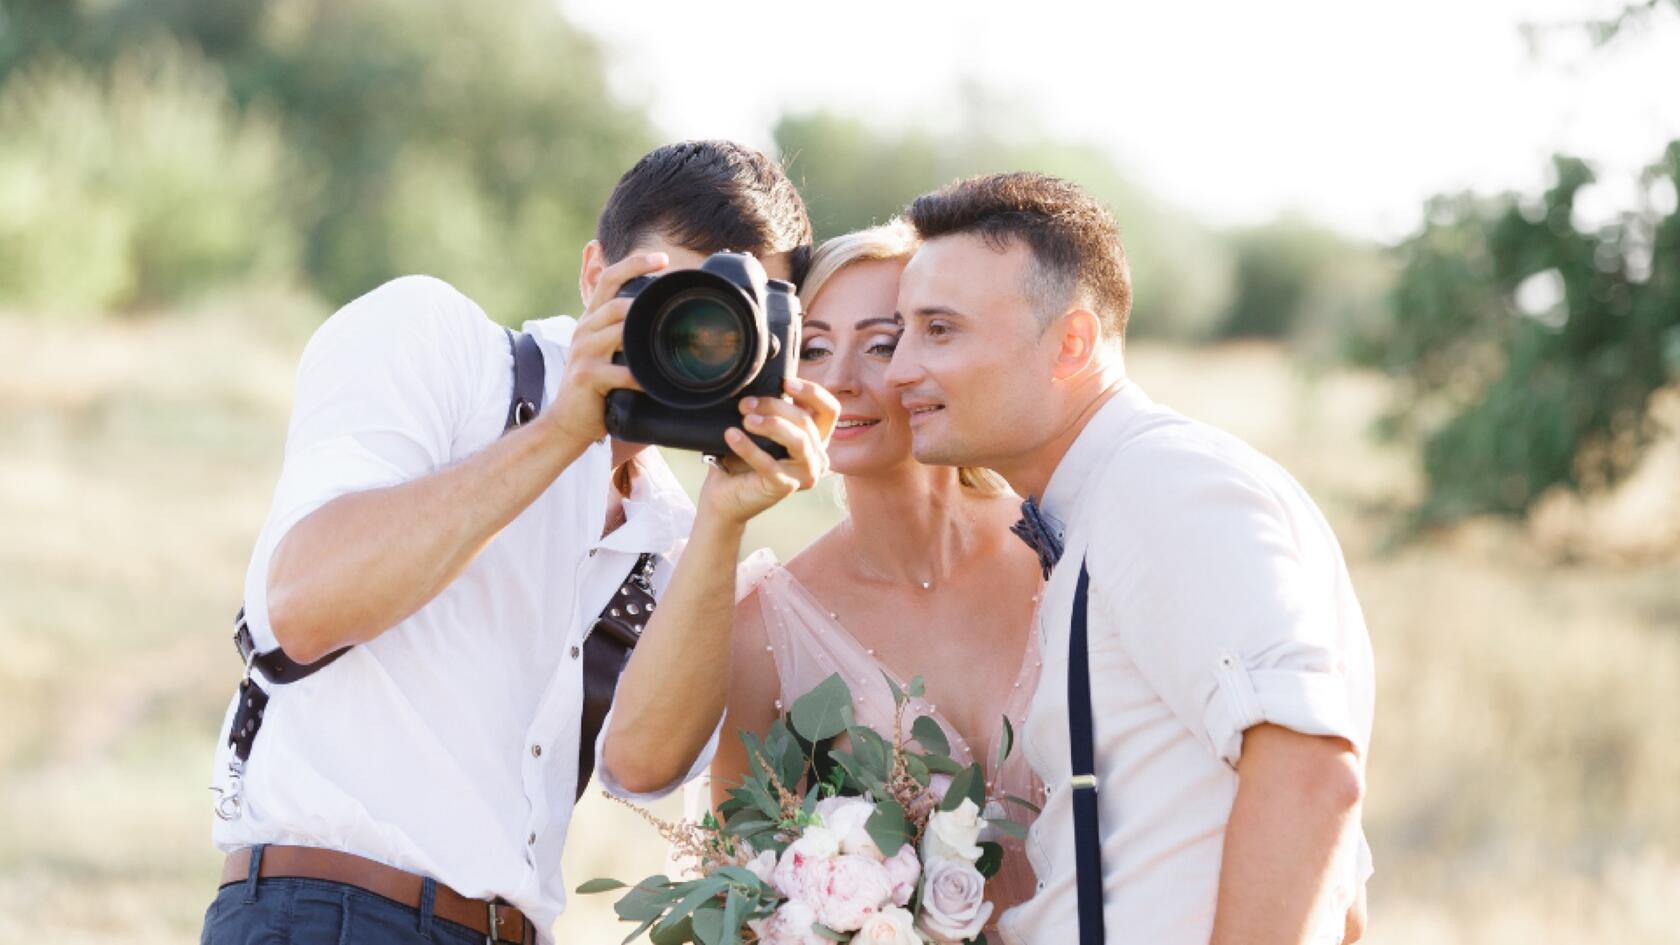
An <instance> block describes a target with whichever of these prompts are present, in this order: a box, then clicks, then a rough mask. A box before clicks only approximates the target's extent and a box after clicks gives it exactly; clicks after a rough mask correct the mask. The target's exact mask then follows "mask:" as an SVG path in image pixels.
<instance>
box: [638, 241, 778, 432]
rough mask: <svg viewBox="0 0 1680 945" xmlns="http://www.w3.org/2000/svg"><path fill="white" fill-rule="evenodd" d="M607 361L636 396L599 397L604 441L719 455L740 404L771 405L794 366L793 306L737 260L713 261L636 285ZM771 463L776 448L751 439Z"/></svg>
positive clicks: (753, 265) (736, 256)
mask: <svg viewBox="0 0 1680 945" xmlns="http://www.w3.org/2000/svg"><path fill="white" fill-rule="evenodd" d="M618 294H619V297H620V298H631V299H634V301H633V302H631V303H630V311H629V312H628V313H626V315H625V316H624V347H623V349H622V350H621V351H619V352H618V353H617V354H615V355H613V360H614V361H615V362H617V363H620V364H624V365H626V366H628V367H629V368H630V373H631V375H632V376H633V377H635V378H636V382H637V383H638V384H640V385H642V390H641V391H633V390H623V389H620V390H614V391H611V392H609V393H608V394H607V418H606V419H607V431H608V432H610V433H611V434H612V435H613V436H616V437H618V438H619V439H621V440H629V441H631V442H633V443H653V444H656V445H659V446H674V447H677V448H678V449H685V450H698V451H700V452H702V453H710V454H712V455H718V456H721V455H725V454H727V453H729V447H728V446H727V445H725V443H724V440H723V433H724V431H725V430H727V429H729V428H730V427H738V426H740V425H741V419H742V418H741V412H740V408H739V407H738V406H737V404H739V403H740V401H741V400H742V399H743V398H746V397H780V396H782V393H783V390H782V386H783V383H784V382H785V381H786V380H787V379H788V378H791V377H793V376H794V375H795V372H796V371H797V369H798V365H799V359H798V352H799V296H798V295H796V294H795V292H794V288H793V285H792V284H790V283H787V282H783V281H781V280H779V279H771V278H769V277H768V276H767V275H765V272H764V267H763V266H762V265H760V264H759V262H758V260H756V259H754V258H753V257H751V256H749V255H747V254H745V253H731V252H722V253H714V254H713V255H712V256H710V257H709V258H707V260H706V261H705V262H704V263H703V264H701V266H700V268H698V269H681V270H677V271H675V272H667V273H664V274H662V275H657V276H642V277H640V278H638V279H634V280H631V281H630V282H628V283H626V284H625V286H624V288H623V289H620V290H619V293H618ZM753 442H755V443H757V444H758V445H759V446H761V447H763V448H764V449H765V450H766V451H768V452H769V453H770V455H772V456H774V457H776V458H777V459H785V458H786V457H787V451H786V450H785V449H783V448H782V446H781V445H780V444H777V443H774V442H771V441H770V440H767V439H765V438H763V437H759V436H754V437H753Z"/></svg>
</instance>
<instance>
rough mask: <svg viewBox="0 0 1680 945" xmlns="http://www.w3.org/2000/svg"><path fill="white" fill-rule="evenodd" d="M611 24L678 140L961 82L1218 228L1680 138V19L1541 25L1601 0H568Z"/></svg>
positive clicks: (1621, 183) (874, 105)
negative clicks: (1618, 28)
mask: <svg viewBox="0 0 1680 945" xmlns="http://www.w3.org/2000/svg"><path fill="white" fill-rule="evenodd" d="M558 2H559V3H560V5H561V8H562V9H563V10H565V11H566V12H567V13H568V14H569V15H570V16H571V17H572V18H573V19H574V21H575V22H577V23H579V24H580V25H582V26H583V27H584V28H585V29H587V30H589V31H590V32H592V33H594V34H595V35H597V36H599V37H600V38H601V39H602V41H603V42H604V43H605V44H606V46H607V49H608V50H609V53H610V56H611V59H612V63H613V65H612V81H613V84H614V88H615V89H616V90H617V91H618V92H619V93H620V94H621V95H622V96H624V97H625V98H626V99H627V100H630V101H634V102H641V103H645V104H646V105H647V106H648V107H649V108H650V110H651V112H652V114H653V116H654V120H655V121H656V122H657V123H658V124H659V126H660V127H661V128H662V129H663V130H664V131H665V132H666V133H668V134H669V135H671V136H673V137H701V136H705V137H731V138H736V139H738V140H743V141H746V142H749V143H752V144H756V145H759V146H761V147H768V146H769V145H770V144H771V139H770V127H771V125H772V124H773V123H774V122H775V120H776V117H777V116H778V115H780V114H781V113H783V112H784V111H790V110H792V111H809V110H814V109H819V108H823V109H832V110H836V111H839V112H842V113H845V114H848V115H852V116H857V117H861V118H863V119H865V120H867V121H870V122H873V123H876V124H879V125H882V126H884V127H902V126H904V125H906V124H908V123H924V124H938V123H939V122H941V121H942V120H947V119H945V118H944V117H942V116H949V115H950V114H951V113H952V110H953V108H955V107H956V105H955V103H956V102H957V101H958V91H957V90H958V88H959V87H960V85H961V83H963V82H964V81H970V80H977V81H979V82H980V83H982V84H984V85H985V86H987V87H989V88H991V89H993V90H995V91H997V92H1001V93H1002V94H1004V95H1005V96H1008V97H1009V98H1011V99H1014V100H1016V101H1019V102H1023V103H1025V104H1026V105H1027V106H1028V108H1029V109H1030V110H1031V112H1032V113H1034V114H1035V115H1036V116H1037V120H1038V121H1039V122H1040V124H1041V125H1042V127H1043V129H1044V130H1045V131H1046V132H1048V133H1050V134H1053V135H1055V136H1057V137H1063V138H1068V139H1073V140H1082V141H1090V142H1095V143H1097V144H1100V145H1102V146H1103V147H1105V148H1106V149H1107V150H1109V151H1110V152H1111V153H1112V154H1114V156H1115V158H1116V160H1117V162H1118V163H1119V164H1120V166H1121V167H1123V168H1124V169H1126V170H1127V171H1129V172H1130V174H1131V175H1132V176H1133V177H1134V178H1135V179H1136V180H1138V181H1139V182H1140V183H1141V184H1143V185H1145V186H1147V187H1150V188H1152V189H1154V190H1155V191H1156V192H1157V193H1159V194H1160V195H1161V196H1162V197H1163V198H1165V199H1166V200H1168V201H1170V202H1172V203H1175V204H1177V205H1180V206H1183V207H1186V208H1188V209H1190V210H1192V211H1194V212H1195V213H1197V214H1199V215H1201V216H1202V217H1204V218H1206V219H1208V220H1210V221H1212V222H1215V223H1238V222H1256V221H1259V220H1263V219H1266V218H1268V217H1270V216H1273V215H1274V214H1276V213H1278V212H1280V211H1284V210H1299V211H1302V212H1305V213H1307V214H1309V215H1311V216H1313V217H1315V218H1317V219H1319V220H1322V221H1324V222H1327V223H1330V224H1332V225H1335V226H1338V227H1341V228H1343V229H1345V230H1348V231H1350V232H1355V233H1362V234H1367V235H1372V236H1377V237H1383V238H1393V237H1397V236H1400V235H1403V234H1404V233H1405V232H1407V231H1408V230H1409V229H1410V228H1411V227H1412V226H1413V225H1414V224H1415V223H1416V221H1417V219H1418V212H1419V208H1420V206H1421V204H1422V202H1423V200H1424V199H1425V198H1426V197H1428V196H1429V195H1431V194H1434V193H1438V192H1442V191H1447V190H1454V189H1460V188H1464V187H1472V188H1476V189H1479V190H1487V191H1497V190H1504V189H1512V188H1517V189H1525V190H1532V189H1535V188H1537V187H1539V186H1541V184H1542V183H1543V179H1544V178H1543V175H1544V171H1545V168H1546V165H1547V158H1548V156H1549V155H1550V154H1552V153H1553V152H1554V151H1559V150H1561V151H1568V152H1572V153H1575V154H1578V155H1581V156H1584V157H1587V158H1589V159H1592V160H1594V161H1596V162H1597V163H1598V165H1599V166H1600V167H1601V169H1602V170H1603V171H1604V172H1605V176H1606V177H1607V178H1609V179H1610V182H1609V183H1607V184H1606V185H1605V186H1603V187H1600V188H1598V189H1597V193H1595V194H1594V195H1593V198H1594V200H1593V202H1594V203H1595V204H1597V207H1596V208H1595V209H1597V210H1599V211H1603V212H1607V211H1609V210H1611V209H1613V208H1615V207H1616V206H1618V205H1620V204H1621V203H1623V202H1624V201H1625V200H1627V199H1628V193H1629V188H1630V187H1631V185H1630V184H1628V183H1627V181H1629V180H1631V177H1632V174H1633V173H1634V172H1635V171H1637V169H1638V168H1640V167H1642V166H1644V165H1645V164H1648V163H1650V162H1651V161H1653V160H1655V159H1656V157H1657V156H1658V155H1659V154H1660V153H1661V148H1662V145H1663V144H1664V143H1665V142H1667V141H1669V140H1673V139H1676V138H1680V15H1677V14H1675V13H1674V12H1673V10H1672V8H1665V9H1664V10H1663V11H1662V13H1661V14H1660V15H1659V16H1658V17H1657V18H1656V20H1655V21H1654V22H1653V24H1652V28H1651V29H1649V30H1648V31H1645V32H1642V33H1634V34H1629V35H1624V36H1623V38H1622V39H1620V40H1618V41H1617V43H1615V44H1614V45H1612V46H1611V47H1610V48H1609V49H1608V50H1607V51H1602V52H1596V53H1595V52H1594V51H1592V50H1591V49H1590V47H1589V46H1588V44H1587V43H1586V41H1585V40H1584V39H1583V38H1582V37H1581V34H1580V31H1569V30H1564V31H1558V32H1555V33H1552V34H1549V35H1550V36H1551V37H1552V38H1551V39H1550V40H1548V41H1547V42H1546V43H1545V44H1544V46H1543V48H1542V50H1541V52H1540V56H1539V58H1536V57H1535V56H1533V55H1531V53H1530V49H1529V46H1528V44H1527V43H1525V41H1524V39H1523V36H1522V34H1521V32H1520V29H1519V27H1520V25H1521V24H1523V23H1524V22H1536V21H1538V22H1542V23H1555V22H1560V21H1569V20H1578V19H1583V18H1586V17H1589V16H1591V15H1593V14H1594V13H1597V12H1602V11H1604V10H1605V9H1607V8H1614V7H1616V6H1617V4H1615V3H1613V2H1600V0H1575V2H1562V0H1406V2H1395V0H1389V2H1386V3H1381V4H1371V3H1362V2H1356V0H1269V2H1265V3H1255V2H1252V0H1249V2H1224V0H1219V2H1157V3H1151V4H1147V5H1144V4H1134V3H1126V2H1123V0H1121V2H1110V3H1106V4H1105V3H1101V2H1100V0H1032V2H1029V3H1001V2H991V0H968V2H956V0H896V2H893V3H884V2H879V0H852V2H849V3H822V4H817V3H808V2H799V0H739V2H731V3H707V2H699V0H687V2H682V3H678V2H670V0H639V2H635V3H625V2H622V0H558Z"/></svg>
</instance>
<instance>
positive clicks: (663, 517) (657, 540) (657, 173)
mask: <svg viewBox="0 0 1680 945" xmlns="http://www.w3.org/2000/svg"><path fill="white" fill-rule="evenodd" d="M597 237H598V238H597V239H596V240H595V241H592V242H591V243H590V244H589V246H588V247H587V248H586V249H585V251H584V254H583V272H582V276H581V279H580V288H581V290H582V294H583V297H584V299H585V303H586V308H587V311H586V313H585V314H584V315H583V317H582V318H580V319H578V320H576V321H573V320H572V319H569V318H554V319H546V320H541V321H536V322H530V323H527V324H526V326H525V329H526V331H527V333H528V336H526V338H521V339H515V338H514V337H513V336H512V335H511V334H508V333H506V332H504V330H503V329H501V328H500V327H498V326H496V325H495V324H493V323H492V322H491V321H490V320H489V319H488V318H486V317H485V315H484V313H483V312H482V311H481V310H480V309H479V308H478V307H477V306H476V305H474V304H473V303H472V302H471V300H469V299H467V298H466V297H464V296H462V295H461V294H460V293H458V292H456V291H455V290H453V289H452V288H450V287H449V286H448V285H446V284H444V283H442V282H439V281H436V280H433V279H428V278H424V277H407V278H403V279H398V280H396V281H394V282H391V283H388V284H386V285H384V286H382V287H380V288H378V289H376V290H374V291H373V292H371V293H369V294H367V295H365V296H363V297H362V298H360V299H357V300H356V301H354V302H352V303H350V304H349V305H347V306H345V307H344V308H343V309H341V310H339V311H338V312H337V313H336V314H334V315H333V317H332V318H330V319H328V320H327V322H326V323H325V324H323V325H322V327H321V328H320V330H319V331H317V332H316V334H315V336H314V337H313V338H312V339H311V341H310V343H309V345H308V347H307V348H306V349H305V352H304V355H303V359H302V363H301V365H300V367H299V371H298V388H297V399H296V405H295V407H294V413H293V416H292V421H291V426H290V430H289V433H288V437H287V445H286V458H285V463H284V466H283V468H282V471H281V475H280V481H279V483H278V485H277V487H276V490H275V498H274V504H273V507H272V508H271V510H270V512H269V517H268V520H267V523H266V524H265V526H264V528H263V531H262V534H261V536H260V538H259V539H258V542H257V547H256V551H255V553H254V555H253V557H252V561H251V565H250V571H249V573H248V575H247V580H246V588H245V595H246V601H245V602H246V607H245V611H244V616H243V620H242V622H241V625H240V627H239V635H238V637H237V639H239V640H240V642H241V650H242V652H244V653H246V654H247V658H246V666H247V673H246V675H247V681H246V683H245V684H243V685H242V686H241V689H240V693H239V695H238V696H237V697H236V698H235V700H234V702H233V704H232V705H231V706H230V708H229V713H228V719H227V721H226V722H225V723H224V728H223V738H222V744H221V748H220V751H219V754H218V758H217V767H216V770H217V778H216V783H215V785H214V790H215V791H216V792H217V794H218V798H219V801H218V804H217V813H218V817H219V818H220V819H219V820H218V822H217V824H216V828H215V840H216V843H217V845H218V847H220V848H221V849H222V850H224V851H226V852H227V853H228V858H227V861H226V863H225V866H224V869H223V873H222V882H223V885H222V888H221V890H220V892H219V894H218V895H217V897H216V899H215V901H214V902H213V903H212V904H211V906H210V908H209V910H208V911H207V913H206V916H205V925H204V941H206V942H209V943H235V942H247V941H252V942H254V941H258V940H267V939H269V938H270V937H274V936H287V937H289V940H290V941H294V942H302V943H313V942H323V943H325V942H332V943H336V942H342V941H355V942H358V943H387V942H389V943H397V942H486V941H495V942H502V941H506V942H522V943H523V942H537V941H543V942H546V941H548V940H549V939H550V933H549V929H550V926H551V925H552V923H553V921H554V919H555V918H556V917H557V916H558V915H559V913H560V912H561V910H562V909H563V907H564V904H565V889H564V883H563V880H562V877H561V875H560V869H559V866H560V860H561V850H562V847H563V844H564V842H565V836H566V830H567V825H568V822H569V820H570V816H571V812H572V807H573V804H574V802H575V799H576V797H578V796H579V795H580V794H581V791H582V788H583V786H584V785H585V784H586V783H587V781H588V778H589V773H590V771H589V769H590V768H592V767H598V770H599V775H600V780H601V782H602V783H603V785H604V786H605V787H607V788H608V789H609V790H611V791H613V792H614V793H617V794H620V795H621V796H627V797H646V796H658V795H660V794H663V793H665V792H668V791H669V790H671V789H673V788H674V787H676V786H677V785H679V784H681V783H682V782H683V781H685V780H687V779H688V777H689V776H690V775H691V774H692V773H694V772H697V771H698V770H700V768H701V767H703V766H704V765H705V764H707V762H708V761H709V758H710V755H711V752H712V749H713V748H714V747H715V744H716V738H717V733H716V729H717V725H718V722H719V719H720V716H721V714H722V710H723V705H724V695H725V692H726V690H727V682H728V674H729V665H728V655H729V652H730V650H729V646H728V636H729V632H730V619H731V614H732V611H733V602H734V593H733V592H734V565H735V560H736V557H737V555H738V551H739V543H740V538H741V534H742V530H743V528H744V525H745V523H746V521H747V520H748V519H750V518H751V517H752V516H754V515H756V514H758V513H759V512H761V511H763V510H764V509H766V508H768V507H770V506H771V505H773V504H774V503H775V502H777V501H779V500H780V499H781V498H783V497H785V496H786V495H788V494H790V493H791V492H793V491H796V490H798V489H801V488H808V487H809V486H811V485H812V484H814V482H815V481H816V478H817V477H818V476H819V475H820V473H821V472H822V471H823V469H824V468H825V467H826V457H825V455H824V452H823V450H824V446H825V444H826V441H827V437H828V434H829V432H830V431H831V430H832V429H833V426H834V422H835V416H836V407H835V404H834V402H833V399H832V398H831V397H830V396H829V395H828V394H827V393H826V392H824V391H822V390H821V388H818V387H816V386H815V385H810V384H801V383H800V382H798V381H797V380H791V379H790V380H788V381H787V382H786V385H785V388H784V389H785V392H786V394H787V395H788V398H789V399H783V398H782V397H780V396H765V395H763V394H760V395H759V396H746V397H741V398H739V399H738V400H737V401H730V402H729V403H730V409H732V410H734V411H735V414H734V416H735V417H736V418H738V423H737V424H736V425H735V426H732V427H730V428H729V429H728V430H727V432H724V433H723V436H722V438H721V444H722V445H723V446H724V447H727V450H728V453H729V454H731V455H730V458H729V459H728V460H727V461H725V462H723V463H714V464H713V468H712V469H711V470H709V473H708V476H707V479H706V482H705V485H704V486H703V488H702V490H701V494H700V502H699V509H698V511H697V512H696V511H695V510H694V509H693V507H692V506H690V504H689V502H688V500H687V498H686V496H684V494H683V492H682V490H681V489H680V488H679V487H678V485H677V484H676V482H675V481H674V479H673V478H672V476H671V474H670V472H669V470H668V469H667V468H666V467H665V465H664V463H663V461H662V460H661V459H660V457H659V456H658V453H657V451H654V450H645V451H644V448H643V447H641V446H639V445H637V444H633V443H628V442H624V441H621V440H617V439H611V438H609V437H608V436H607V428H606V421H605V419H604V417H605V414H606V405H607V399H608V397H609V394H610V392H612V391H615V390H630V391H636V390H640V388H641V385H640V384H638V382H637V380H636V378H635V377H634V376H632V373H631V371H630V369H629V368H628V367H627V366H625V365H624V364H622V363H617V360H618V359H615V357H614V355H615V352H617V351H619V349H620V347H621V339H622V336H623V332H624V323H625V318H626V315H627V312H628V311H629V310H630V308H631V304H632V299H630V298H627V297H620V291H621V288H623V287H624V286H625V284H626V283H630V282H632V280H636V279H638V278H640V277H643V276H647V275H651V274H656V273H659V272H661V271H662V270H665V269H667V268H669V269H672V270H684V269H690V268H694V267H697V266H699V265H700V264H701V263H702V262H703V261H704V260H705V258H706V257H707V256H708V255H709V254H712V253H716V252H719V251H723V250H726V249H727V250H736V251H741V252H745V253H750V254H752V255H753V256H755V257H756V258H757V260H758V263H751V264H750V265H749V266H748V268H749V269H755V270H756V268H757V266H758V264H759V263H762V266H763V273H761V275H763V274H767V275H768V276H769V277H771V278H773V279H781V280H789V281H791V280H794V279H796V278H798V277H799V276H800V275H801V274H802V270H803V268H804V265H805V262H806V259H807V257H808V255H809V252H810V242H811V228H810V223H809V220H808V219H807V217H806V213H805V208H804V205H803V203H802V202H801V201H800V198H799V196H798V194H797V192H796V191H795V189H794V187H793V185H792V184H791V183H790V182H789V181H788V179H787V178H786V176H785V175H784V174H783V173H782V171H781V169H780V168H779V167H778V166H776V165H775V164H774V163H773V162H771V161H770V160H769V159H767V158H766V157H764V156H763V155H762V154H759V153H757V152H754V151H752V150H750V149H747V148H743V147H740V146H738V145H734V144H730V143H727V142H715V141H714V142H685V143H682V144H676V145H670V146H666V147H662V148H659V149H657V150H655V151H653V152H651V153H650V154H648V155H647V156H645V157H644V158H643V159H642V160H641V161H640V162H638V163H637V165H636V166H635V167H633V168H631V169H630V171H628V172H627V173H626V174H625V175H624V177H623V178H622V179H621V180H620V181H619V183H618V185H617V187H616V188H615V190H614V192H613V194H612V196H611V198H610V199H609V201H608V203H607V206H606V207H605V209H604V210H603V211H602V214H601V219H600V223H599V226H598V228H597ZM765 285H766V283H764V282H763V280H762V278H761V279H759V287H760V288H763V287H764V286H765ZM767 285H768V286H769V287H770V288H771V289H772V290H774V289H776V288H777V285H776V284H775V283H768V284H767ZM781 288H782V289H783V290H784V291H785V288H786V287H785V286H783V287H781ZM741 297H742V298H743V299H748V300H751V298H752V293H751V292H745V293H743V294H742V296H741ZM749 307H750V306H749ZM759 321H760V325H762V323H763V316H762V312H760V319H759ZM749 327H750V326H749ZM675 337H676V338H677V340H679V341H680V340H681V333H680V332H678V333H677V335H676V336H675ZM529 339H534V341H533V340H529ZM771 347H775V346H774V345H772V346H771ZM783 347H785V342H784V345H783ZM760 360H761V361H762V357H761V359H760ZM533 370H534V372H535V374H536V375H537V376H540V377H542V378H543V379H544V382H543V384H542V386H541V387H539V388H535V390H534V392H533V393H531V394H530V395H529V396H527V395H526V393H524V392H527V391H532V387H531V384H532V381H531V378H532V376H533ZM759 387H762V384H761V385H759ZM754 389H756V388H749V392H751V391H752V390H754ZM615 396H622V395H615ZM744 431H746V432H744ZM715 432H716V431H714V433H715ZM747 432H750V433H752V434H753V436H752V437H749V436H748V435H747ZM755 439H756V440H757V441H758V442H754V440H755ZM771 444H774V446H771ZM767 446H768V447H770V449H769V450H767V449H766V447H767ZM772 450H773V451H774V452H775V453H776V454H777V455H782V454H785V458H780V459H778V458H776V456H773V455H772V452H771V451H772ZM679 552H681V562H680V564H678V563H677V557H678V553H679ZM656 603H657V604H659V605H660V606H659V607H658V608H657V609H656V607H655V604H656ZM667 604H668V605H670V610H671V612H672V613H673V614H676V613H680V614H682V615H683V620H682V626H675V625H674V623H675V621H674V620H666V619H663V617H664V614H665V612H666V610H665V606H664V605H667ZM630 647H634V649H633V650H630V649H629V648H630ZM627 652H633V654H634V655H633V657H631V658H629V661H628V665H625V662H624V659H625V654H626V653H627ZM621 667H622V668H623V675H622V678H621V679H620V678H619V677H618V670H619V669H620V668H621ZM615 681H616V682H617V692H616V696H615V695H614V693H613V684H614V682H615ZM608 706H610V707H611V711H610V712H606V711H605V710H606V707H608ZM603 714H605V718H602V717H601V716H602V715H603ZM591 729H601V730H603V734H602V737H601V738H600V740H599V743H600V744H599V749H598V750H597V748H596V745H595V739H593V738H591V737H590V736H589V734H588V733H589V731H590V730H591Z"/></svg>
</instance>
